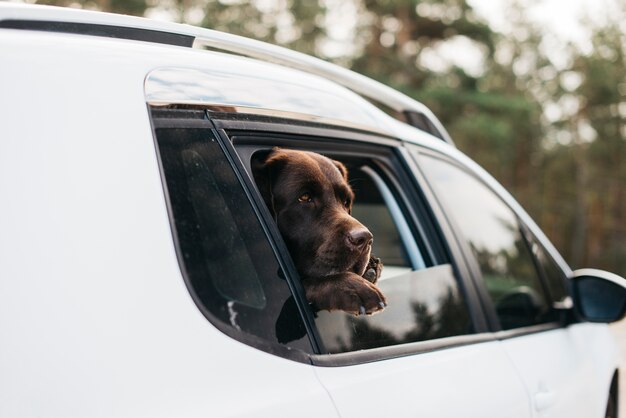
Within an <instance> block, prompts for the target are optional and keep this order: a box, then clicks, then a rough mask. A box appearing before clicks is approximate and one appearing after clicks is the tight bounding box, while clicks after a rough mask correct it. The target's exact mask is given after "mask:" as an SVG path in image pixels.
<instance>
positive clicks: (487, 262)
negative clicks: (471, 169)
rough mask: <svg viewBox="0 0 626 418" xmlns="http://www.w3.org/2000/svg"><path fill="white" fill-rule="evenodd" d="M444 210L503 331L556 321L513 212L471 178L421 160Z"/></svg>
mask: <svg viewBox="0 0 626 418" xmlns="http://www.w3.org/2000/svg"><path fill="white" fill-rule="evenodd" d="M421 162H422V165H423V167H424V171H425V172H426V173H427V176H428V178H429V179H430V180H431V181H432V183H433V184H434V188H435V191H436V192H437V195H438V196H439V198H440V200H441V203H442V205H443V206H444V210H445V212H446V213H448V214H449V216H450V217H451V218H452V219H451V220H452V221H453V222H454V223H455V224H456V225H457V227H458V229H459V230H460V232H461V233H462V235H463V238H464V239H465V240H466V242H467V244H468V245H469V247H470V248H471V251H472V252H473V254H474V257H475V260H476V261H477V263H478V265H479V267H480V270H481V272H482V277H483V281H484V283H485V286H486V288H487V293H488V294H489V297H490V298H491V300H492V302H493V304H494V307H495V310H496V314H497V316H498V319H499V321H500V326H501V327H502V329H504V330H507V329H513V328H519V327H524V326H530V325H538V324H542V323H546V322H552V321H554V320H555V315H554V311H553V310H552V307H551V304H550V303H548V300H547V297H546V289H544V287H543V283H542V281H541V279H540V276H539V274H538V272H537V269H536V266H535V261H534V260H533V256H532V254H531V252H530V249H529V245H528V242H527V241H526V240H525V238H524V235H523V233H522V229H521V224H520V221H519V220H518V218H517V216H516V215H515V213H514V212H513V211H512V210H511V209H510V208H509V207H508V205H506V203H504V202H503V201H502V200H501V199H500V197H498V196H497V195H496V194H495V193H494V192H492V191H491V189H489V188H488V187H487V186H486V185H484V184H483V183H482V182H481V181H480V180H478V179H477V178H476V177H474V176H473V175H471V174H469V173H467V172H466V171H465V170H463V169H461V168H460V167H458V166H456V165H454V164H451V163H448V162H446V161H443V160H441V159H438V158H432V157H429V156H422V158H421Z"/></svg>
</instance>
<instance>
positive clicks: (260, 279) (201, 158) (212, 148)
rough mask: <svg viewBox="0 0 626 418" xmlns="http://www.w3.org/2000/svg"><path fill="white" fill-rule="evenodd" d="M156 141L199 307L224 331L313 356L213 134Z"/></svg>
mask: <svg viewBox="0 0 626 418" xmlns="http://www.w3.org/2000/svg"><path fill="white" fill-rule="evenodd" d="M156 137H157V142H158V149H159V152H160V155H161V161H162V165H163V170H164V176H165V180H166V183H167V190H168V194H169V200H170V204H171V210H172V215H173V220H174V226H175V235H176V238H177V240H178V245H179V247H180V248H179V252H180V254H179V257H180V258H181V261H182V262H183V263H184V271H185V272H186V279H187V284H188V287H189V288H190V291H191V293H192V295H193V296H194V300H195V301H196V303H197V304H198V305H199V306H200V308H201V309H202V311H203V312H204V313H205V315H206V316H207V317H208V318H209V319H210V320H211V321H212V322H214V323H216V325H219V326H221V327H222V328H223V327H228V328H231V329H234V330H237V331H242V332H244V333H248V334H252V335H254V336H257V337H261V338H263V339H264V340H267V341H269V342H277V343H283V342H289V345H290V346H292V347H296V348H301V349H303V350H306V351H309V352H310V351H311V346H310V343H309V341H308V338H307V337H306V331H305V328H304V325H303V323H302V319H301V317H300V316H299V315H298V313H297V309H296V308H295V306H294V304H293V298H292V297H291V292H290V289H289V286H288V284H287V282H286V281H285V279H284V276H283V274H282V271H281V268H280V266H279V264H278V261H277V259H276V257H275V255H274V253H273V250H272V248H271V246H270V244H269V242H268V239H267V237H266V235H265V233H264V231H263V229H262V227H261V225H260V223H259V220H258V218H257V216H256V214H255V211H254V209H253V207H252V205H251V203H250V201H249V200H248V197H247V196H246V194H245V191H244V189H243V188H242V185H241V183H240V181H239V179H238V178H237V175H236V174H235V172H234V170H233V167H232V166H231V165H230V163H229V162H228V160H227V158H226V156H225V153H224V151H223V150H222V148H221V146H220V144H219V142H218V140H217V139H216V138H215V137H214V136H213V134H212V132H211V130H209V129H189V128H159V129H156ZM294 335H296V336H297V338H293V336H294Z"/></svg>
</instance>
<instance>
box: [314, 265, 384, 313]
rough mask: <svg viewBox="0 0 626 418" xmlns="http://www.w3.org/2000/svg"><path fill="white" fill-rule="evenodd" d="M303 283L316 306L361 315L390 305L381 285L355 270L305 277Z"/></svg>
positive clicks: (318, 308) (319, 308)
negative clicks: (318, 276) (324, 275)
mask: <svg viewBox="0 0 626 418" xmlns="http://www.w3.org/2000/svg"><path fill="white" fill-rule="evenodd" d="M302 284H303V285H304V290H305V291H306V298H307V300H308V301H309V302H310V303H311V304H313V306H314V307H315V309H317V310H325V311H345V312H348V313H351V314H353V315H357V316H358V315H365V314H372V313H375V312H379V311H382V310H383V309H385V306H387V299H386V298H385V295H383V294H382V292H381V291H380V289H378V287H376V286H375V285H374V284H372V283H370V282H369V281H367V280H365V279H364V278H363V277H361V276H359V275H357V274H355V273H352V272H345V273H340V274H334V275H331V276H327V277H321V278H305V279H303V280H302Z"/></svg>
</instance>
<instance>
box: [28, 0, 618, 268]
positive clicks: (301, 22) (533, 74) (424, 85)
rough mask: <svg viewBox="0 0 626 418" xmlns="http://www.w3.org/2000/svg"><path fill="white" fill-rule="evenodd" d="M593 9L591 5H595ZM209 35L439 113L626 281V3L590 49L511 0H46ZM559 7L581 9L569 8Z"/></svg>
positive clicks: (593, 261) (538, 208)
mask: <svg viewBox="0 0 626 418" xmlns="http://www.w3.org/2000/svg"><path fill="white" fill-rule="evenodd" d="M591 1H592V0H590V2H591ZM37 2H38V3H44V4H55V5H62V6H73V7H84V8H89V9H96V10H103V11H111V12H117V13H125V14H132V15H139V16H148V17H152V18H159V19H167V20H173V21H178V22H184V23H190V24H194V25H199V26H205V27H208V28H213V29H217V30H222V31H226V32H230V33H235V34H240V35H245V36H249V37H252V38H256V39H260V40H264V41H267V42H271V43H275V44H279V45H284V46H286V47H289V48H292V49H295V50H298V51H301V52H305V53H308V54H312V55H316V56H318V57H320V58H322V59H325V60H329V61H333V62H335V63H337V64H340V65H342V66H345V67H348V68H352V69H354V70H356V71H358V72H360V73H363V74H366V75H368V76H370V77H372V78H374V79H377V80H379V81H381V82H383V83H385V84H388V85H391V86H393V87H395V88H397V89H399V90H401V91H403V92H405V93H406V94H408V95H409V96H412V97H414V98H416V99H418V100H420V101H422V102H423V103H425V104H426V105H427V106H429V107H430V108H431V109H432V110H433V112H434V113H435V114H436V115H437V116H438V117H439V118H440V119H441V121H442V122H443V124H444V126H446V128H447V129H448V131H449V132H450V134H451V136H452V138H453V139H454V140H455V142H456V144H457V146H458V147H459V148H460V149H461V150H462V151H463V152H465V153H466V154H468V155H469V156H470V157H472V158H473V159H475V160H476V161H478V163H479V164H481V165H482V166H483V167H484V168H486V169H487V170H488V171H489V172H490V173H492V174H493V175H494V176H495V177H496V178H497V179H498V180H499V181H500V182H501V183H502V184H503V185H504V186H505V187H506V188H507V189H509V190H510V191H511V192H512V193H513V195H514V196H515V197H516V198H517V199H518V200H519V201H520V203H521V204H522V205H523V206H524V207H525V208H526V210H527V211H528V212H529V213H530V214H531V216H532V217H533V218H534V219H535V220H536V221H537V222H538V223H539V225H540V226H541V228H542V229H543V230H544V231H545V233H546V234H547V235H548V237H549V238H550V239H551V240H552V242H553V243H554V244H555V245H556V247H557V248H558V249H559V250H560V252H561V253H562V254H563V256H564V257H565V259H566V260H567V261H568V262H569V263H570V265H571V266H572V268H574V269H575V268H580V267H595V268H602V269H606V270H609V271H613V272H615V273H618V274H620V275H622V276H626V2H623V1H620V0H614V2H608V3H605V4H610V5H611V8H610V10H609V9H607V10H605V12H606V13H605V16H604V18H603V20H602V22H601V23H600V24H599V23H598V22H597V21H594V20H593V19H590V18H589V19H585V17H582V21H581V28H582V29H584V31H585V33H586V34H587V36H586V38H587V39H585V40H584V42H583V43H582V44H581V43H575V42H566V41H563V40H562V39H559V38H558V37H556V36H555V35H554V33H553V32H552V31H551V28H550V27H547V26H546V25H539V24H537V23H536V21H533V20H532V19H530V18H529V17H528V16H527V13H526V11H527V10H528V7H530V6H532V5H533V4H535V3H537V2H536V1H532V0H501V1H500V2H498V3H504V4H505V7H502V6H500V8H501V10H503V11H504V12H503V16H502V17H503V19H504V21H505V22H506V30H504V31H503V30H501V29H500V30H496V29H494V28H493V27H492V26H493V25H490V24H489V23H488V22H487V21H486V20H485V18H484V17H481V15H480V14H479V13H477V11H476V10H475V9H474V8H473V7H472V5H471V2H468V1H466V0H441V1H433V0H378V1H375V0H306V1H305V0H302V1H299V0H40V1H37ZM560 4H561V7H563V8H567V7H569V2H566V1H563V2H561V3H560Z"/></svg>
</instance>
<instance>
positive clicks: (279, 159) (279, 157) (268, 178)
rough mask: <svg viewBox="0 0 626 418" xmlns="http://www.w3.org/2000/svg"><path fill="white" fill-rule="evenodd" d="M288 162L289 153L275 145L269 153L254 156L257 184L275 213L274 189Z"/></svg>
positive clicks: (271, 210) (253, 163)
mask: <svg viewBox="0 0 626 418" xmlns="http://www.w3.org/2000/svg"><path fill="white" fill-rule="evenodd" d="M286 164H287V154H286V153H285V152H284V151H283V150H282V149H280V148H278V147H274V148H272V150H271V151H270V152H269V153H257V154H255V155H254V156H253V157H252V164H251V165H252V175H253V177H254V181H255V182H256V186H257V188H258V189H259V192H261V196H262V197H263V200H264V201H265V205H266V206H267V208H268V209H269V210H270V212H271V214H272V216H275V215H276V213H274V199H273V194H272V189H273V186H274V182H275V181H276V179H277V178H278V174H279V173H280V171H281V170H282V169H283V168H284V167H285V165H286Z"/></svg>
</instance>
